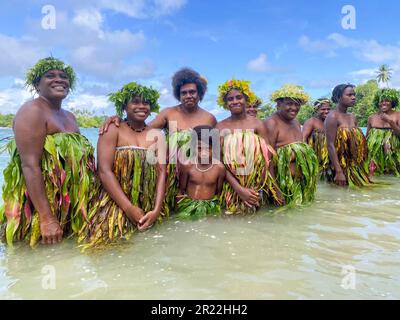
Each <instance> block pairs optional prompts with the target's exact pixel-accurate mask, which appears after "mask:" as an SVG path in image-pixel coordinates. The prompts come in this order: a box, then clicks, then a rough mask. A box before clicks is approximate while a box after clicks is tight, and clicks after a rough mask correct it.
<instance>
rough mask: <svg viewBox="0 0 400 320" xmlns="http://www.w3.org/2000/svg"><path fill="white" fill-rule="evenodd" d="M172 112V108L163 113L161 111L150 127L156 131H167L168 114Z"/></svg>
mask: <svg viewBox="0 0 400 320" xmlns="http://www.w3.org/2000/svg"><path fill="white" fill-rule="evenodd" d="M168 110H170V108H167V109H165V110H163V111H161V112H160V113H159V114H158V115H157V116H156V118H155V119H154V120H153V121H151V122H150V123H149V127H151V128H155V129H165V128H167V127H168V117H167V112H168Z"/></svg>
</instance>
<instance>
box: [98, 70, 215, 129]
mask: <svg viewBox="0 0 400 320" xmlns="http://www.w3.org/2000/svg"><path fill="white" fill-rule="evenodd" d="M172 91H173V94H174V97H175V98H176V99H177V100H178V101H179V102H180V103H179V104H178V105H176V106H173V107H167V108H164V109H163V110H161V112H160V113H159V114H158V115H157V116H156V118H155V119H154V120H153V121H151V122H150V123H149V126H150V127H152V128H157V129H166V130H167V131H168V132H169V133H173V132H175V131H182V130H188V129H192V128H194V127H196V126H200V125H208V126H211V127H215V125H216V124H217V120H216V119H215V117H214V116H213V115H212V114H211V113H210V112H208V111H206V110H204V109H203V108H201V107H200V106H199V103H200V102H201V101H202V100H203V98H204V95H205V93H206V91H207V81H206V79H205V78H204V77H202V76H201V75H200V74H199V73H198V72H196V71H194V70H192V69H190V68H182V69H180V70H178V71H177V72H176V73H175V74H174V75H173V77H172ZM120 120H121V119H120V118H119V117H115V116H114V117H111V118H108V119H107V120H106V122H105V123H104V124H103V125H102V127H101V128H100V134H102V133H103V132H104V131H107V129H108V126H109V124H110V123H112V122H114V123H115V125H116V126H119V123H120Z"/></svg>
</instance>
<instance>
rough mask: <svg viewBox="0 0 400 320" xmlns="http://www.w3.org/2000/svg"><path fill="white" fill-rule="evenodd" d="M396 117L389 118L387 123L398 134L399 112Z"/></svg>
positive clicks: (399, 133)
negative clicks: (393, 118)
mask: <svg viewBox="0 0 400 320" xmlns="http://www.w3.org/2000/svg"><path fill="white" fill-rule="evenodd" d="M396 115H397V117H396V119H395V120H391V119H390V120H389V121H388V123H389V125H390V127H391V128H392V130H393V133H394V134H395V135H397V136H400V113H399V114H396Z"/></svg>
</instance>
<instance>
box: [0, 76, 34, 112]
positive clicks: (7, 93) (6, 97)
mask: <svg viewBox="0 0 400 320" xmlns="http://www.w3.org/2000/svg"><path fill="white" fill-rule="evenodd" d="M17 81H18V80H17ZM21 82H22V80H21ZM15 84H16V85H15V86H14V87H12V88H7V89H4V90H0V112H1V113H2V114H7V113H14V114H15V113H16V112H17V111H18V109H19V107H20V106H21V105H23V104H24V103H25V102H26V101H27V100H30V99H31V98H32V94H31V93H30V92H29V91H28V90H26V89H25V88H23V86H21V85H19V84H18V83H15Z"/></svg>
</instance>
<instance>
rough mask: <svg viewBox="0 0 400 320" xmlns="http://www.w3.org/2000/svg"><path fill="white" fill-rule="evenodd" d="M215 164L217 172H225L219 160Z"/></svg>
mask: <svg viewBox="0 0 400 320" xmlns="http://www.w3.org/2000/svg"><path fill="white" fill-rule="evenodd" d="M216 166H217V169H218V172H219V174H221V175H223V174H225V171H226V168H225V166H224V164H223V163H222V162H221V161H219V162H218V163H217V165H216Z"/></svg>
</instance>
